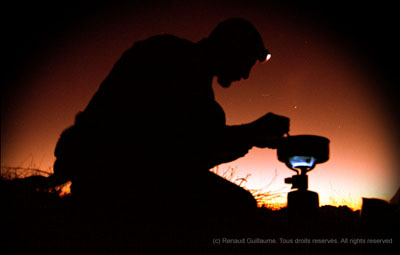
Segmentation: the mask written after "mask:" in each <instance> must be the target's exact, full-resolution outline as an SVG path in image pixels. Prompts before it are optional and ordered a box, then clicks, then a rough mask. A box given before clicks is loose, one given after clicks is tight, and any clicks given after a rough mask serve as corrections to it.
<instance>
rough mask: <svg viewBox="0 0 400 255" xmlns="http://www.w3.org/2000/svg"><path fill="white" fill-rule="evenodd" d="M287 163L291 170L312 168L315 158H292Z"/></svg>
mask: <svg viewBox="0 0 400 255" xmlns="http://www.w3.org/2000/svg"><path fill="white" fill-rule="evenodd" d="M289 162H290V165H291V166H292V168H298V167H313V166H314V164H315V158H314V157H311V156H293V157H290V158H289Z"/></svg>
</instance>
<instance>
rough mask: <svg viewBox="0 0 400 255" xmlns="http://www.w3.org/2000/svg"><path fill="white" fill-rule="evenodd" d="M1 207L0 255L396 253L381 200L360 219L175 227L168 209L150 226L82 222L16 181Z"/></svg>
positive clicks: (50, 196)
mask: <svg viewBox="0 0 400 255" xmlns="http://www.w3.org/2000/svg"><path fill="white" fill-rule="evenodd" d="M1 201H2V227H1V229H2V231H3V233H2V236H3V237H2V245H1V248H2V250H3V251H5V252H2V253H1V254H88V253H89V254H176V253H183V252H184V253H186V254H271V253H273V252H279V253H285V252H290V253H293V252H294V253H299V254H309V253H313V254H314V253H316V254H326V253H328V254H331V253H332V254H333V253H335V254H337V253H338V252H340V253H344V254H377V253H378V252H379V253H381V254H392V253H393V254H394V253H396V249H398V246H399V245H398V244H399V229H400V228H399V227H400V220H399V219H400V217H399V208H398V207H396V206H393V205H389V204H387V203H386V202H384V201H380V200H369V201H367V200H366V201H364V203H365V204H364V207H363V211H362V213H361V212H360V211H353V210H351V209H350V208H348V207H333V206H323V207H320V208H319V211H318V213H317V214H315V215H312V216H310V217H301V218H299V217H294V216H290V215H289V213H288V210H287V209H286V208H283V209H281V210H277V211H273V210H270V209H267V208H258V209H257V210H256V212H254V213H253V214H252V215H247V216H245V217H243V218H238V217H230V216H229V215H220V216H217V217H214V218H213V220H211V221H210V220H207V221H204V220H202V219H200V218H199V217H198V216H196V217H193V218H186V219H185V220H179V219H177V218H166V217H158V216H157V215H164V214H163V212H164V211H166V210H168V209H169V208H158V209H157V211H156V212H155V213H154V214H152V215H154V216H151V217H154V218H158V219H154V220H152V223H150V224H145V223H144V222H143V221H145V219H146V220H148V219H149V218H150V217H148V216H146V215H142V216H138V215H135V213H134V210H133V211H130V212H126V213H124V212H121V213H120V214H115V213H114V214H112V215H113V216H112V217H110V216H109V215H107V213H106V212H104V213H103V212H101V211H100V212H99V213H98V215H97V216H94V215H89V216H88V215H87V216H86V217H85V216H83V215H86V214H85V212H82V211H81V210H80V209H79V208H78V207H77V206H75V204H74V201H73V198H72V197H71V196H65V197H62V198H60V197H59V196H58V194H57V193H49V192H47V191H43V190H37V189H35V188H33V187H31V186H29V185H27V184H26V183H24V182H20V181H19V182H18V181H4V180H2V181H1ZM160 219H161V220H160ZM208 219H210V217H209V218H208ZM138 226H140V228H139V227H138ZM144 226H145V227H144ZM136 227H137V228H136ZM138 229H140V230H138ZM159 251H161V252H159Z"/></svg>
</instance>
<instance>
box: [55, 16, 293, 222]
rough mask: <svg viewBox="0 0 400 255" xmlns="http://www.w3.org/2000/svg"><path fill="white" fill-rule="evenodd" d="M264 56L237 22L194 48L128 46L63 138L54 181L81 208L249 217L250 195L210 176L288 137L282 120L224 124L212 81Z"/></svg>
mask: <svg viewBox="0 0 400 255" xmlns="http://www.w3.org/2000/svg"><path fill="white" fill-rule="evenodd" d="M267 55H268V51H267V50H266V49H265V48H264V44H263V41H262V39H261V36H260V34H259V33H258V32H257V30H256V29H255V28H254V27H253V25H252V24H250V23H249V22H247V21H245V20H243V19H230V20H227V21H225V22H222V23H221V24H219V25H218V26H217V27H216V29H215V30H214V31H213V32H212V33H211V34H210V35H209V37H208V38H205V39H203V40H201V41H199V42H197V43H192V42H190V41H188V40H185V39H181V38H178V37H175V36H172V35H158V36H154V37H151V38H149V39H147V40H144V41H139V42H137V43H135V44H134V45H133V47H132V48H131V49H129V50H127V51H126V52H125V53H124V54H123V55H122V57H121V58H120V60H119V61H118V62H117V63H116V64H115V66H114V67H113V69H112V70H111V72H110V74H109V75H108V76H107V78H106V79H105V80H104V81H103V83H102V84H101V85H100V88H99V90H98V91H97V92H96V94H95V95H94V97H93V98H92V99H91V101H90V103H89V104H88V106H87V107H86V109H85V110H84V111H83V112H81V113H79V114H78V115H77V117H76V121H75V124H74V126H72V127H71V128H69V129H67V130H66V131H64V133H63V134H62V136H61V138H60V140H59V142H58V144H57V148H56V151H55V155H56V157H57V160H56V162H55V166H54V171H55V176H61V177H62V176H63V177H64V180H66V179H72V183H73V184H72V196H73V197H77V199H82V200H83V201H85V202H84V203H90V202H91V201H96V199H95V198H94V197H99V198H100V199H99V200H100V201H97V202H99V203H101V202H103V203H106V204H107V205H108V206H110V204H112V205H113V206H114V207H113V208H117V207H119V206H121V205H126V204H131V205H132V206H136V208H139V209H137V211H140V210H142V209H143V208H155V205H157V206H159V208H163V209H162V210H163V211H164V213H165V212H166V211H172V212H173V213H171V214H176V213H182V210H185V208H186V209H187V208H191V209H190V210H192V211H196V212H204V213H206V215H212V214H214V213H215V214H219V213H221V214H223V213H228V212H229V213H233V214H235V213H239V212H241V211H246V210H252V209H253V208H255V207H256V202H255V200H254V198H253V197H252V196H251V194H250V193H248V192H247V191H245V190H244V189H242V188H240V187H238V186H236V185H234V184H232V183H230V182H228V181H226V180H224V179H222V178H221V177H219V176H217V175H215V174H213V173H211V172H209V169H210V168H212V167H214V166H216V165H218V164H221V163H225V162H230V161H233V160H235V159H237V158H239V157H242V156H244V155H245V154H246V153H247V152H248V150H249V149H250V148H252V147H253V146H257V147H271V148H273V147H274V145H273V141H274V139H275V138H279V137H281V136H282V135H283V134H284V133H286V132H288V131H289V119H288V118H285V117H281V116H277V115H274V114H266V115H265V116H263V117H261V118H260V119H258V120H256V121H254V122H252V123H249V124H244V125H238V126H227V125H226V123H225V114H224V111H223V109H222V108H221V107H220V106H219V104H218V103H217V102H216V101H215V98H214V93H213V90H212V80H213V77H217V78H218V83H219V84H220V85H221V86H223V87H225V88H228V87H229V86H230V85H231V83H232V82H234V81H239V80H240V79H242V78H243V79H247V78H248V77H249V74H250V70H251V68H252V67H253V65H255V64H256V63H257V62H263V61H265V60H266V57H267ZM165 208H168V209H165ZM177 208H180V209H179V210H178V209H177ZM121 210H124V211H125V209H121ZM187 210H189V209H187ZM203 215H204V214H203Z"/></svg>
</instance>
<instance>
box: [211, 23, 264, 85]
mask: <svg viewBox="0 0 400 255" xmlns="http://www.w3.org/2000/svg"><path fill="white" fill-rule="evenodd" d="M207 42H208V48H209V50H210V51H211V52H210V53H211V54H212V60H213V63H212V65H213V69H214V70H213V72H214V75H216V76H217V77H218V82H219V83H220V84H221V86H222V87H229V86H230V84H231V83H232V82H233V81H238V80H240V79H242V78H244V79H247V78H248V77H249V74H250V70H251V68H252V67H253V66H254V64H256V63H257V61H260V62H263V61H266V59H267V56H268V54H269V52H268V50H266V49H265V48H264V43H263V41H262V38H261V36H260V34H259V33H258V31H257V30H256V28H255V27H254V26H253V25H252V24H251V23H250V22H248V21H246V20H244V19H240V18H234V19H228V20H226V21H224V22H222V23H220V24H219V25H218V26H217V27H216V28H215V29H214V30H213V31H212V32H211V34H210V36H209V37H208V38H207Z"/></svg>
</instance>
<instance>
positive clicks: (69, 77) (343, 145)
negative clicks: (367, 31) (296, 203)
mask: <svg viewBox="0 0 400 255" xmlns="http://www.w3.org/2000/svg"><path fill="white" fill-rule="evenodd" d="M172 2H173V3H179V4H154V5H150V4H148V5H146V6H144V5H143V6H140V8H132V7H133V6H129V5H128V6H125V7H126V8H123V7H121V6H119V7H118V6H117V7H115V8H109V9H107V11H104V10H102V11H97V12H96V11H93V12H92V13H90V15H87V17H86V18H85V19H80V20H79V21H77V22H76V24H74V25H71V26H69V27H68V29H66V30H65V31H64V32H63V33H61V32H60V33H59V34H57V37H55V39H48V40H46V41H44V45H42V46H43V48H42V49H41V51H40V52H39V54H37V55H36V57H35V58H32V61H31V62H29V64H30V65H29V66H28V67H27V68H26V69H24V73H23V76H20V77H19V79H18V80H17V79H15V80H14V81H13V83H10V87H11V86H13V90H10V91H11V92H10V93H9V94H7V95H6V96H5V97H4V98H3V100H2V101H3V106H2V130H1V164H2V166H21V167H32V166H33V167H36V168H41V169H51V167H52V163H53V162H54V157H53V150H54V146H55V144H56V142H57V139H58V137H59V135H60V133H61V132H62V130H64V129H65V128H66V127H68V126H69V125H72V124H73V120H74V116H75V114H76V113H77V112H78V111H80V110H82V109H83V108H84V107H85V106H86V104H87V103H88V102H89V100H90V98H91V96H92V95H93V94H94V92H95V91H96V90H97V88H98V86H99V84H100V83H101V81H102V80H103V79H104V78H105V77H106V75H107V74H108V72H109V71H110V69H111V68H112V66H113V64H114V63H115V62H116V60H117V59H118V58H119V56H120V55H121V54H122V52H123V51H124V50H125V49H127V48H129V47H130V46H131V45H132V43H133V42H135V41H137V40H141V39H145V38H147V37H149V36H151V35H154V34H159V33H170V34H174V35H177V36H180V37H184V38H187V39H190V40H192V41H198V40H200V39H201V38H203V37H206V36H207V34H208V33H209V32H210V31H211V30H212V28H213V27H214V26H215V25H216V24H217V23H218V22H220V21H222V20H224V19H225V18H229V17H233V16H240V17H244V18H247V19H249V20H250V21H251V22H253V23H254V24H255V26H256V27H257V28H258V29H259V31H260V33H261V34H262V36H263V38H264V42H265V45H266V47H267V48H268V49H269V50H270V51H271V53H272V59H271V60H270V61H269V62H268V63H266V64H262V65H258V66H256V67H255V68H254V69H253V72H252V74H251V76H250V78H249V79H248V80H245V81H241V82H237V83H234V84H233V86H232V87H231V88H229V89H223V88H220V87H219V86H218V85H217V84H214V90H215V94H216V98H217V101H218V102H219V103H220V104H221V105H222V107H223V108H224V110H225V113H226V116H227V122H228V124H241V123H246V122H250V121H252V120H254V119H256V118H258V117H260V116H261V115H263V114H264V113H266V112H274V113H276V114H280V115H285V116H288V117H290V118H291V131H290V133H291V135H296V134H315V135H322V136H325V137H327V138H329V139H330V140H331V158H330V160H329V161H328V162H327V163H325V164H322V165H319V166H317V167H316V168H315V169H314V170H313V171H312V172H310V174H309V175H310V185H309V186H310V189H312V190H314V191H317V192H318V193H319V194H320V202H321V204H332V203H333V204H347V205H349V206H352V207H355V208H359V207H360V206H361V204H360V203H361V197H363V196H364V197H379V198H384V199H390V198H391V197H392V196H393V195H394V193H395V192H396V191H397V189H398V187H399V184H400V181H399V180H400V179H399V174H398V172H397V171H396V165H395V159H396V157H395V156H396V154H397V153H396V149H397V144H396V141H397V140H395V139H394V138H393V134H395V132H394V130H395V124H393V116H391V112H388V108H389V107H390V106H389V104H388V103H387V102H386V101H387V98H386V97H385V95H384V94H383V93H382V88H383V87H385V86H388V85H387V84H382V79H380V78H379V75H380V74H379V73H378V71H376V70H375V69H374V65H373V63H371V62H365V59H366V56H365V54H364V55H363V54H362V53H365V52H362V53H360V52H357V45H354V42H355V40H353V41H352V40H350V39H351V38H350V37H346V36H349V35H348V34H340V33H338V32H337V31H334V28H336V27H329V26H328V25H326V26H324V23H321V24H320V23H319V22H318V20H313V19H311V18H310V16H307V15H305V14H304V15H302V13H301V12H300V11H297V12H296V11H293V10H290V9H285V8H278V7H277V6H274V7H270V6H266V5H260V6H258V5H257V4H255V3H256V1H255V2H254V3H253V2H251V3H253V4H244V2H241V1H233V2H231V4H229V5H227V4H223V3H222V2H221V3H220V4H215V3H214V4H207V3H206V2H203V3H197V2H190V1H189V2H186V1H185V2H183V1H172ZM128 7H129V8H128ZM261 7H262V8H261ZM49 22H50V21H49ZM361 48H362V47H361ZM159 61H166V62H167V61H168V60H162V59H160V60H159ZM374 64H375V65H379V63H374ZM227 167H234V168H236V169H237V175H238V176H239V177H241V176H245V175H246V174H251V176H250V177H249V178H248V182H247V184H246V187H247V188H251V189H258V188H262V187H264V186H265V185H267V184H268V183H269V182H270V181H271V180H272V178H273V177H274V174H275V172H276V174H277V178H276V179H275V181H274V182H273V183H272V184H271V185H270V186H269V187H268V190H270V191H281V192H287V191H289V190H290V186H289V185H286V184H284V181H283V180H284V178H285V177H289V176H291V175H292V174H294V172H292V171H290V170H289V169H288V168H286V166H285V165H284V164H282V163H280V162H279V161H278V160H277V158H276V151H274V150H268V149H253V150H251V151H250V153H249V154H248V155H246V157H244V158H242V159H239V160H237V161H235V162H230V163H227V164H224V165H222V166H220V169H226V168H227ZM275 170H276V171H275ZM285 196H286V195H285V194H284V195H283V196H282V198H280V199H278V200H276V202H281V203H282V202H284V201H285V200H286V198H285Z"/></svg>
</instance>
